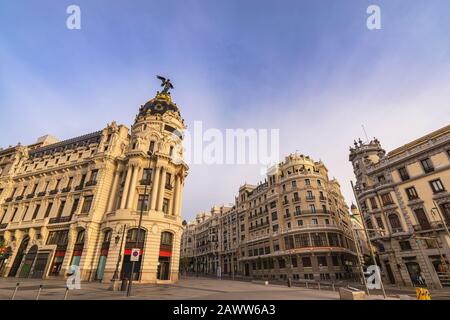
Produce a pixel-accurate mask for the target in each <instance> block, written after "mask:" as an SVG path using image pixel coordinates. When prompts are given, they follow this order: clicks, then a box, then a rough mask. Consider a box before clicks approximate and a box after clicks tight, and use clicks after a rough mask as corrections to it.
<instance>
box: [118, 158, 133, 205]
mask: <svg viewBox="0 0 450 320" xmlns="http://www.w3.org/2000/svg"><path fill="white" fill-rule="evenodd" d="M132 169H133V168H132V167H131V166H129V167H128V170H127V177H126V178H125V185H124V186H123V191H122V199H121V200H120V209H125V205H126V202H127V195H128V187H129V185H130V179H131V170H132Z"/></svg>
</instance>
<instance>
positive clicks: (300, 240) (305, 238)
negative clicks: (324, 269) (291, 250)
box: [294, 233, 310, 248]
mask: <svg viewBox="0 0 450 320" xmlns="http://www.w3.org/2000/svg"><path fill="white" fill-rule="evenodd" d="M294 241H295V247H296V248H305V247H310V242H309V235H308V234H305V233H301V234H296V235H295V236H294Z"/></svg>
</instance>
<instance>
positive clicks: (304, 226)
mask: <svg viewBox="0 0 450 320" xmlns="http://www.w3.org/2000/svg"><path fill="white" fill-rule="evenodd" d="M188 226H189V228H187V229H186V232H185V234H184V236H183V241H182V256H184V257H187V258H188V259H190V261H191V264H190V265H191V271H193V272H197V273H207V274H213V275H217V274H218V271H217V269H218V268H219V267H220V269H219V273H220V274H222V275H229V276H240V277H248V278H259V279H281V280H285V279H287V278H291V279H294V280H296V279H309V280H336V279H346V278H351V277H355V276H356V274H357V272H358V269H357V264H356V261H357V259H356V254H355V246H354V243H355V242H354V238H353V235H352V231H351V221H350V215H349V208H348V207H347V205H346V204H345V201H344V198H343V196H342V194H341V192H340V186H339V183H338V182H337V181H336V180H334V179H333V180H331V179H329V177H328V170H327V168H326V167H325V165H324V164H323V163H322V162H315V161H314V160H312V159H310V158H309V157H308V156H304V155H300V154H291V155H289V156H287V157H286V158H285V161H283V162H282V163H280V164H278V165H276V166H275V167H274V168H271V169H270V170H269V171H268V174H267V178H266V179H265V180H264V181H262V182H260V183H259V184H258V185H249V184H245V185H243V186H241V187H240V188H239V192H238V195H237V197H236V198H235V202H234V204H233V205H231V206H222V207H215V208H213V209H212V210H211V213H202V214H199V215H197V218H196V220H194V221H192V222H191V223H190V224H189V225H188ZM188 244H189V246H188ZM188 248H189V249H188ZM185 249H186V250H185ZM189 253H190V254H191V256H188V254H189Z"/></svg>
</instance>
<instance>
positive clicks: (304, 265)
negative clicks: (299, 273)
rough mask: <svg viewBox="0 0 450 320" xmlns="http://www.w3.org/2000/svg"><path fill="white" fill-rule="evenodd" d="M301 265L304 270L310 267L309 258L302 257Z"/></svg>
mask: <svg viewBox="0 0 450 320" xmlns="http://www.w3.org/2000/svg"><path fill="white" fill-rule="evenodd" d="M302 264H303V267H304V268H309V267H311V266H312V264H311V258H310V257H303V258H302Z"/></svg>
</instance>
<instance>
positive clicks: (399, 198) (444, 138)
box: [350, 126, 450, 287]
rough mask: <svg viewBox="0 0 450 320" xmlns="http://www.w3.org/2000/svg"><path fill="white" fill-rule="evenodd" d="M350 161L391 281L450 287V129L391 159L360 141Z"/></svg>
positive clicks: (376, 143) (413, 144)
mask: <svg viewBox="0 0 450 320" xmlns="http://www.w3.org/2000/svg"><path fill="white" fill-rule="evenodd" d="M350 161H351V162H352V165H353V168H354V173H355V176H356V184H355V192H356V195H357V197H358V202H359V206H360V208H361V211H362V213H363V216H364V222H365V224H366V226H367V228H368V229H370V230H369V236H370V239H371V241H372V242H373V243H374V244H376V245H377V249H378V250H377V251H378V255H379V258H380V263H381V267H382V270H383V275H384V276H385V281H386V282H387V283H391V284H398V285H403V286H412V285H419V284H423V281H422V279H424V281H425V283H426V284H427V285H429V286H431V287H443V286H450V276H449V272H448V265H449V264H448V260H449V255H450V233H449V232H448V227H449V226H450V193H449V192H448V190H449V188H450V126H446V127H444V128H441V129H439V130H437V131H435V132H432V133H430V134H428V135H426V136H424V137H421V138H419V139H417V140H414V141H412V142H410V143H408V144H406V145H404V146H401V147H399V148H397V149H395V150H392V151H391V152H389V153H386V151H385V150H384V149H383V148H382V147H381V144H380V142H379V141H378V140H377V139H374V140H372V141H370V142H366V143H363V142H362V141H361V140H359V142H356V141H355V143H354V147H351V148H350Z"/></svg>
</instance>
